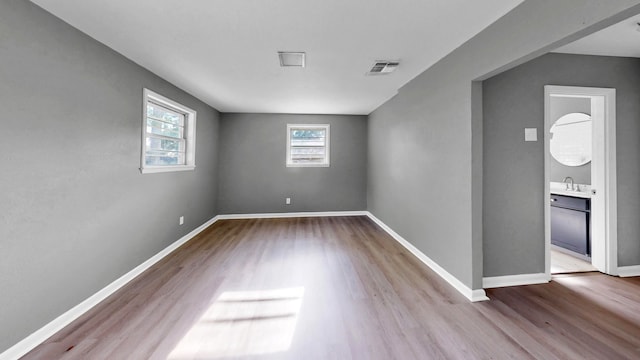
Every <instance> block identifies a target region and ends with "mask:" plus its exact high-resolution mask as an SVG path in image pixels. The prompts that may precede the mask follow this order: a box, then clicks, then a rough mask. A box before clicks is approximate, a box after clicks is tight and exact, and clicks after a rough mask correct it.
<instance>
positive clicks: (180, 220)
mask: <svg viewBox="0 0 640 360" xmlns="http://www.w3.org/2000/svg"><path fill="white" fill-rule="evenodd" d="M178 222H179V223H180V225H184V216H180V219H179V220H178Z"/></svg>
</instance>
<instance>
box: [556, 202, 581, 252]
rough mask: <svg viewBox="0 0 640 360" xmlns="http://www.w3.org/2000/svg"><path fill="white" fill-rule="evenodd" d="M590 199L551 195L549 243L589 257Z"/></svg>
mask: <svg viewBox="0 0 640 360" xmlns="http://www.w3.org/2000/svg"><path fill="white" fill-rule="evenodd" d="M590 213H591V199H589V198H582V197H573V196H565V195H557V194H551V243H552V244H553V245H556V246H559V247H562V248H565V249H567V250H571V251H573V252H575V253H578V254H581V255H586V256H591V219H590Z"/></svg>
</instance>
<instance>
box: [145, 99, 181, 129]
mask: <svg viewBox="0 0 640 360" xmlns="http://www.w3.org/2000/svg"><path fill="white" fill-rule="evenodd" d="M147 117H151V118H155V119H159V120H163V121H166V122H169V123H172V124H176V125H180V126H184V115H183V114H180V113H177V112H175V111H172V110H169V109H167V108H166V107H163V106H160V105H158V104H155V103H152V102H148V103H147Z"/></svg>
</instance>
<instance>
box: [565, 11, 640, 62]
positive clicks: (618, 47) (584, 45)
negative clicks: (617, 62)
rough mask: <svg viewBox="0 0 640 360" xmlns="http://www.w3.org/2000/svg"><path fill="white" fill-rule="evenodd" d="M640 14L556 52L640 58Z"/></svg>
mask: <svg viewBox="0 0 640 360" xmlns="http://www.w3.org/2000/svg"><path fill="white" fill-rule="evenodd" d="M638 23H640V15H637V16H634V17H631V18H629V19H627V20H624V21H622V22H620V23H617V24H615V25H612V26H610V27H608V28H606V29H603V30H600V31H598V32H595V33H593V34H591V35H589V36H586V37H584V38H582V39H580V40H577V41H575V42H572V43H570V44H568V45H565V46H562V47H560V48H558V49H556V50H555V51H554V52H559V53H569V54H583V55H607V56H624V57H636V58H640V32H639V31H638V28H639V27H638Z"/></svg>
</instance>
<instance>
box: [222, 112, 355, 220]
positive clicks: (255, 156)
mask: <svg viewBox="0 0 640 360" xmlns="http://www.w3.org/2000/svg"><path fill="white" fill-rule="evenodd" d="M288 123H291V124H313V123H317V124H330V125H331V140H330V141H331V146H330V148H331V166H330V167H319V168H302V167H286V166H285V151H286V134H287V131H286V129H287V124H288ZM366 135H367V117H366V116H348V115H279V114H223V115H222V118H221V121H220V161H219V163H220V167H219V169H220V179H219V181H220V182H219V184H220V185H219V186H220V187H219V194H220V197H219V202H218V206H219V211H220V213H221V214H238V213H271V212H298V211H336V210H366V208H367V203H366V165H367V153H366V152H367V142H366V140H367V139H366ZM286 197H290V198H291V205H285V198H286Z"/></svg>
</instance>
